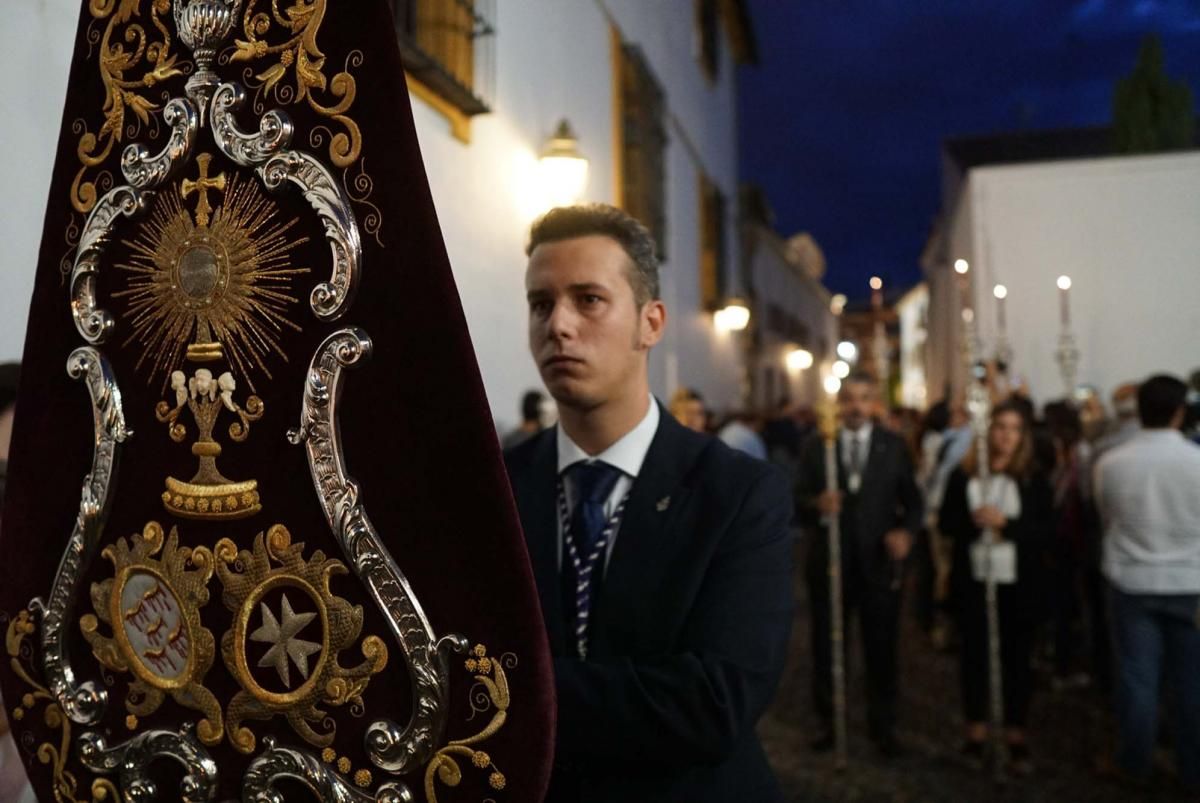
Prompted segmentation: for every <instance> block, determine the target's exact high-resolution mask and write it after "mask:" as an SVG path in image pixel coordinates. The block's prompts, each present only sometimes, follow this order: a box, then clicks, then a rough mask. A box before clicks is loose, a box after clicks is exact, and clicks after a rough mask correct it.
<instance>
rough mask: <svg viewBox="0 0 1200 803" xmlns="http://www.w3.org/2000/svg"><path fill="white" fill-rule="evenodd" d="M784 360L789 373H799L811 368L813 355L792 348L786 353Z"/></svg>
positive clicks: (805, 350) (804, 350)
mask: <svg viewBox="0 0 1200 803" xmlns="http://www.w3.org/2000/svg"><path fill="white" fill-rule="evenodd" d="M785 360H786V361H787V367H788V370H789V371H792V372H793V373H800V372H801V371H803V370H805V369H806V368H812V364H813V355H812V352H811V351H808V350H807V349H802V348H794V349H792V350H791V351H789V352H788V353H787V357H786V358H785Z"/></svg>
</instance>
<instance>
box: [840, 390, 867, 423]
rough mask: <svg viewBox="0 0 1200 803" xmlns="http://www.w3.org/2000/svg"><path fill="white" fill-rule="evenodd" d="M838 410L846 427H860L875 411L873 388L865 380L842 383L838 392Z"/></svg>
mask: <svg viewBox="0 0 1200 803" xmlns="http://www.w3.org/2000/svg"><path fill="white" fill-rule="evenodd" d="M838 410H839V412H840V413H841V415H842V425H843V426H844V427H846V429H850V430H856V429H859V428H861V427H862V426H863V424H866V423H867V422H868V421H870V420H871V416H872V414H874V412H875V388H874V387H872V386H871V385H870V384H868V383H867V382H845V383H843V384H842V389H841V391H839V392H838Z"/></svg>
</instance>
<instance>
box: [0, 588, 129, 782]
mask: <svg viewBox="0 0 1200 803" xmlns="http://www.w3.org/2000/svg"><path fill="white" fill-rule="evenodd" d="M35 632H37V625H35V624H34V621H33V617H32V616H31V615H30V613H29V611H28V610H22V611H20V612H19V613H18V614H17V616H16V618H14V619H12V620H11V621H10V622H9V623H8V630H7V632H6V633H5V647H6V648H7V649H8V656H9V662H10V665H11V667H12V670H13V673H14V674H16V676H17V677H18V678H20V679H21V681H22V682H24V683H25V684H26V685H28V686H29V687H30V688H32V689H33V692H31V693H27V694H25V695H24V696H23V697H22V698H21V705H20V706H18V707H17V708H15V709H13V719H14V720H16V721H18V722H23V721H25V713H26V712H27V711H29V712H32V711H33V708H34V706H36V705H38V704H39V703H45V705H46V708H45V711H44V713H43V714H42V721H43V722H45V724H46V727H48V728H50V729H51V730H57V731H61V732H62V735H61V736H60V737H59V743H58V745H57V746H56V745H54V744H51V743H50V742H43V743H42V744H41V745H39V746H38V749H37V757H38V761H40V762H42V763H43V764H46V765H49V766H50V768H51V772H52V773H53V789H54V799H55V800H56V801H58V803H89V801H85V800H77V799H76V798H75V794H76V791H77V789H78V788H79V781H78V780H77V779H76V778H75V774H74V773H73V772H71V771H70V770H68V769H67V768H66V766H67V757H68V756H70V755H71V720H70V719H68V718H67V717H65V716H63V712H62V709H61V708H59V707H58V703H56V702H54V696H53V695H52V694H50V691H49V690H48V689H47V688H46V687H45V686H43V685H42V684H40V683H38V682H37V681H35V680H34V679H33V676H32V675H31V674H30V669H28V668H26V664H27V663H28V664H29V665H30V666H32V664H33V650H32V648H31V647H30V646H29V645H27V644H26V643H25V640H26V639H27V638H29V637H30V636H32V635H33V634H34V633H35ZM14 736H15V734H14ZM91 793H92V794H91V798H90V803H100V801H107V802H108V803H112V801H117V800H120V799H121V795H120V792H118V791H117V787H116V786H115V785H114V784H113V782H112V781H110V780H108V779H106V778H97V779H96V780H95V781H93V782H92V786H91Z"/></svg>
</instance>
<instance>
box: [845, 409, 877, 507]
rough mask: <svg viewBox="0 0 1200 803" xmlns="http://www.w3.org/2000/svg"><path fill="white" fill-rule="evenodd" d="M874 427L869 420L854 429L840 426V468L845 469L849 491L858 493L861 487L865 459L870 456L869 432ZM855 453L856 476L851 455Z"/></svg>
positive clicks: (865, 464)
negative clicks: (856, 462)
mask: <svg viewBox="0 0 1200 803" xmlns="http://www.w3.org/2000/svg"><path fill="white" fill-rule="evenodd" d="M874 429H875V428H874V426H872V424H871V422H870V421H868V422H867V423H865V424H863V425H862V426H861V427H859V428H858V429H854V430H851V429H846V428H845V427H842V431H841V433H840V435H839V437H840V438H841V441H842V443H841V446H842V468H844V469H845V470H846V480H847V482H849V484H850V487H849V488H848V489H847V490H849V491H850V493H858V491H859V489H860V488H861V487H862V475H863V474H864V473H866V470H867V460H868V459H869V458H870V456H871V432H872V431H873V430H874ZM856 450H857V451H856ZM855 454H857V455H858V476H857V477H856V476H855V472H854V458H853V455H855Z"/></svg>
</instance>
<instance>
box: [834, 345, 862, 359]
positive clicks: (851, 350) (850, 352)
mask: <svg viewBox="0 0 1200 803" xmlns="http://www.w3.org/2000/svg"><path fill="white" fill-rule="evenodd" d="M837 355H838V356H839V357H841V358H842V359H843V360H845V361H846V362H854V361H855V360H857V359H858V346H856V345H854V344H853V343H851V342H850V341H849V340H843V341H842V342H841V343H838V344H837Z"/></svg>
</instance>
